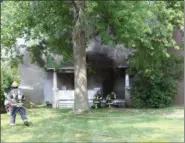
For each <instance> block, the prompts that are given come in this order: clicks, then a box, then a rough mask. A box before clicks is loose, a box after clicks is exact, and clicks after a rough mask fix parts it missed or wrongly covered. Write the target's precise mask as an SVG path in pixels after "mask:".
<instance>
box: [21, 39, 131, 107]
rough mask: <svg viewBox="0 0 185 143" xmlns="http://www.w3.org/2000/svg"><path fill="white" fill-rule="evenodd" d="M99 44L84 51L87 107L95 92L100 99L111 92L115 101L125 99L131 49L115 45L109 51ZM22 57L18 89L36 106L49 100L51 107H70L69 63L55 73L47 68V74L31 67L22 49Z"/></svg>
mask: <svg viewBox="0 0 185 143" xmlns="http://www.w3.org/2000/svg"><path fill="white" fill-rule="evenodd" d="M100 43H101V42H100V41H98V40H97V39H94V40H92V41H91V43H90V44H89V46H88V48H87V49H86V58H87V80H88V99H89V104H90V106H91V105H92V104H93V103H92V99H93V97H94V94H95V93H96V91H97V90H99V89H100V90H101V92H102V94H103V96H104V97H105V96H106V95H107V94H109V93H111V92H112V91H114V92H115V93H116V94H117V97H118V98H120V99H122V100H125V92H126V91H125V90H127V88H125V86H127V87H129V76H128V75H127V74H126V69H127V67H128V63H127V62H126V59H127V58H128V57H129V56H131V54H132V52H131V50H130V49H127V48H125V47H124V46H123V45H117V47H116V48H113V47H110V46H101V44H100ZM22 54H23V55H24V58H23V64H22V65H21V85H20V87H21V88H22V89H23V90H24V92H25V95H26V96H27V98H28V99H29V100H30V101H32V102H34V103H36V104H41V103H43V102H45V101H49V102H51V103H52V104H53V107H54V108H58V107H59V106H60V108H61V107H70V108H71V107H73V103H74V67H73V64H72V63H71V64H70V63H69V64H67V65H65V66H64V67H62V68H61V69H59V70H57V72H56V71H55V70H54V68H53V67H48V68H47V71H44V70H42V69H41V68H39V66H37V65H36V64H31V59H30V55H29V52H28V51H26V50H25V49H24V50H22ZM125 77H126V78H125ZM125 83H126V84H125ZM127 93H128V92H126V94H127ZM59 100H60V102H59Z"/></svg>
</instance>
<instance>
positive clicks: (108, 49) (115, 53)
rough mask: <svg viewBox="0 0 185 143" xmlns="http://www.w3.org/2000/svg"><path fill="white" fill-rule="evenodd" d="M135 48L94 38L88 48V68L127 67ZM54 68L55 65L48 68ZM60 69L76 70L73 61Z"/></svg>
mask: <svg viewBox="0 0 185 143" xmlns="http://www.w3.org/2000/svg"><path fill="white" fill-rule="evenodd" d="M133 53H134V50H133V49H130V48H126V47H125V46H124V45H123V44H120V45H116V46H110V45H101V43H100V42H99V41H97V40H96V39H94V40H92V41H91V42H90V43H89V45H88V47H87V49H86V60H87V68H89V67H93V68H127V67H128V62H127V59H128V58H129V57H130V56H131V55H133ZM47 69H48V70H53V69H54V68H53V67H49V68H47ZM60 71H69V72H72V71H74V67H73V61H72V60H71V61H70V62H68V63H66V64H63V67H62V68H60Z"/></svg>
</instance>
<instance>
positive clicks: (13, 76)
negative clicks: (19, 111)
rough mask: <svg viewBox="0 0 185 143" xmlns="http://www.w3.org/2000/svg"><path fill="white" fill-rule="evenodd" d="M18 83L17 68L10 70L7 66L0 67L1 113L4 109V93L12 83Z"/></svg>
mask: <svg viewBox="0 0 185 143" xmlns="http://www.w3.org/2000/svg"><path fill="white" fill-rule="evenodd" d="M14 80H16V81H17V82H19V73H18V69H17V68H10V67H8V66H7V65H2V67H1V111H2V110H3V108H4V99H5V97H4V92H7V91H8V89H10V87H11V84H12V82H13V81H14Z"/></svg>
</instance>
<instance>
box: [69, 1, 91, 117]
mask: <svg viewBox="0 0 185 143" xmlns="http://www.w3.org/2000/svg"><path fill="white" fill-rule="evenodd" d="M84 9H85V1H84V0H83V1H82V0H81V1H77V0H73V22H74V25H73V26H74V27H73V34H72V40H73V57H74V78H75V90H74V100H75V101H74V109H73V112H74V113H75V114H80V113H83V112H85V111H88V110H89V104H88V93H87V73H86V50H85V48H86V42H85V32H84V26H83V16H82V14H83V12H84Z"/></svg>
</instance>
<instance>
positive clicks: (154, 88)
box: [131, 55, 184, 108]
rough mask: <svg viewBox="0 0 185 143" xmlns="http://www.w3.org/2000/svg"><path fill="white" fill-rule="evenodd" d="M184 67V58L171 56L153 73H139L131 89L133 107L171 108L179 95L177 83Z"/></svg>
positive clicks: (136, 74)
mask: <svg viewBox="0 0 185 143" xmlns="http://www.w3.org/2000/svg"><path fill="white" fill-rule="evenodd" d="M183 66H184V63H183V58H181V57H176V56H174V55H171V57H169V58H166V59H163V60H162V61H161V64H160V66H158V67H157V66H156V68H155V70H153V71H150V70H148V71H147V70H145V71H144V70H143V71H137V73H135V77H134V78H133V83H132V89H131V100H132V107H135V108H162V107H168V106H171V105H172V104H173V101H174V98H175V96H176V95H177V82H178V80H179V79H180V78H181V77H182V74H183ZM146 71H147V72H146Z"/></svg>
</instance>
